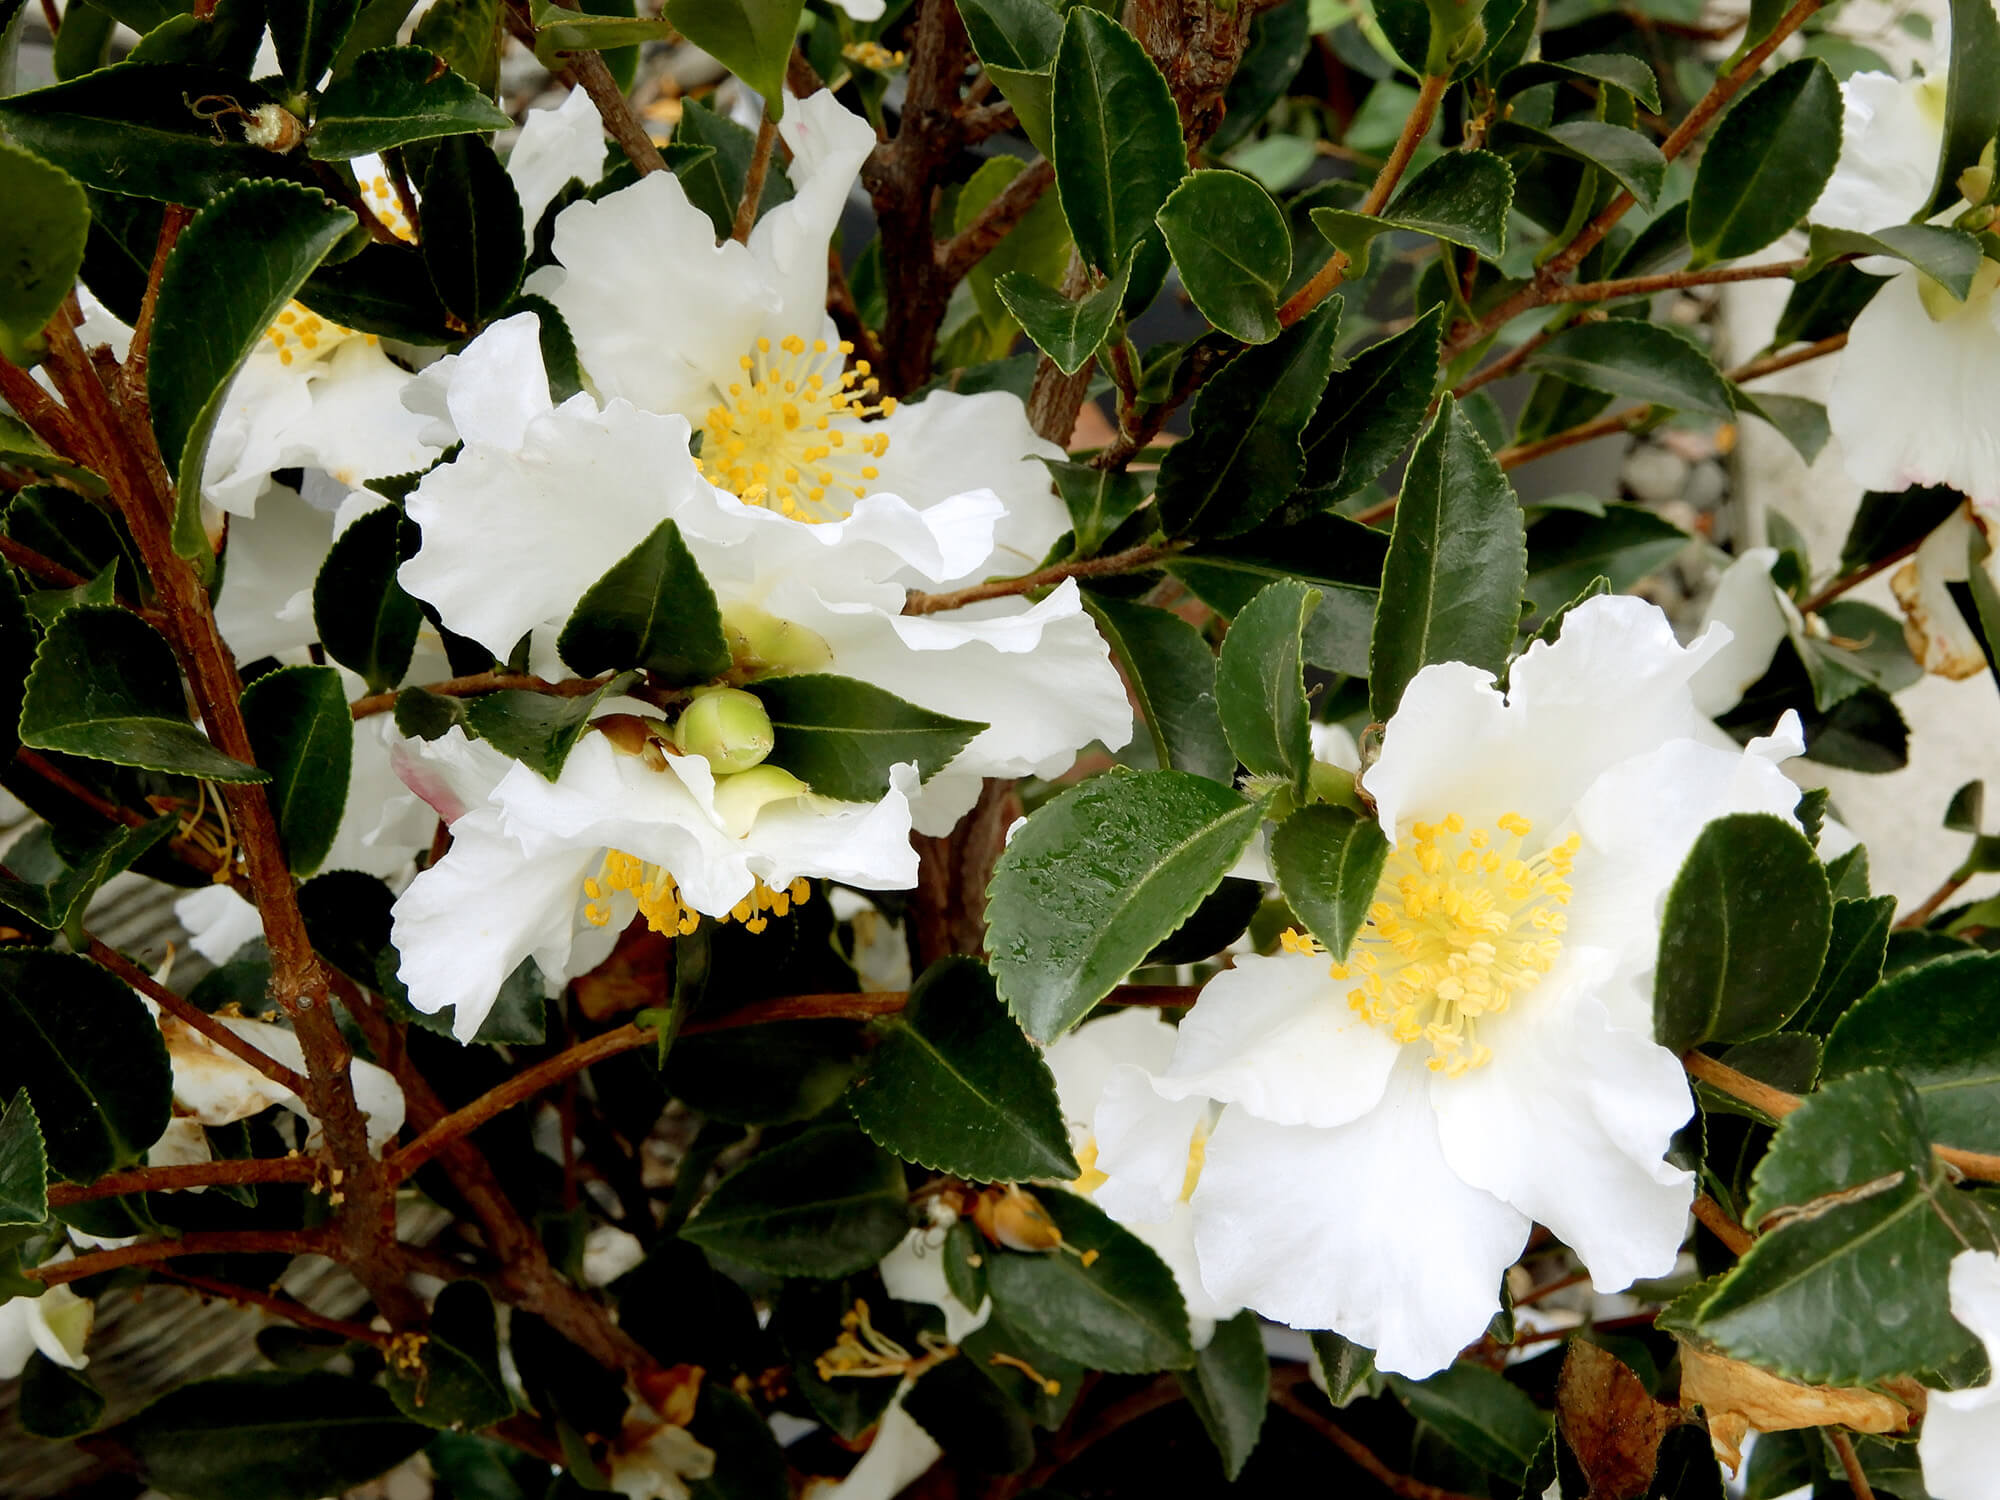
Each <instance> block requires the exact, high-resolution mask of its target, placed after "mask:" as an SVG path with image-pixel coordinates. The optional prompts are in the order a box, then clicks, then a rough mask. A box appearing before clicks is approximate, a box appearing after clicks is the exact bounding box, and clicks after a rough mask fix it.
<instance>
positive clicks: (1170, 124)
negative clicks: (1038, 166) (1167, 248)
mask: <svg viewBox="0 0 2000 1500" xmlns="http://www.w3.org/2000/svg"><path fill="white" fill-rule="evenodd" d="M1051 134H1052V138H1053V140H1052V143H1053V145H1054V147H1055V153H1054V157H1053V160H1054V161H1055V164H1056V191H1057V193H1059V194H1060V195H1061V198H1062V209H1063V217H1064V218H1066V219H1068V220H1069V230H1070V237H1071V238H1072V239H1073V240H1075V241H1076V248H1077V250H1078V252H1079V253H1080V254H1081V255H1082V256H1083V258H1084V260H1085V262H1086V263H1087V264H1089V265H1092V266H1095V267H1096V268H1097V269H1098V270H1100V271H1106V272H1109V271H1112V270H1114V269H1116V268H1117V267H1119V266H1121V265H1123V264H1124V262H1125V260H1126V257H1127V256H1128V255H1129V253H1130V252H1131V250H1132V247H1133V246H1135V245H1136V244H1138V242H1139V240H1140V238H1141V236H1143V235H1144V234H1145V233H1146V231H1147V230H1148V229H1149V228H1150V227H1151V226H1152V223H1153V216H1154V215H1155V214H1157V213H1158V212H1159V211H1160V206H1161V205H1162V204H1163V203H1165V202H1166V201H1167V195H1168V194H1169V193H1171V192H1172V191H1173V190H1174V186H1175V185H1176V184H1177V183H1178V182H1179V181H1180V180H1181V178H1182V177H1183V176H1185V175H1186V173H1187V154H1186V150H1185V148H1183V146H1182V145H1181V120H1180V112H1179V111H1178V110H1177V109H1176V108H1175V107H1174V98H1173V95H1172V94H1171V93H1170V92H1169V91H1168V89H1167V81H1166V79H1165V78H1163V77H1161V76H1160V70H1159V69H1158V68H1157V67H1155V66H1154V65H1153V60H1152V58H1150V57H1148V56H1147V55H1146V49H1145V48H1144V47H1142V46H1140V45H1139V40H1138V38H1137V37H1135V36H1133V35H1132V33H1131V32H1129V31H1127V30H1126V29H1125V28H1124V27H1122V26H1120V25H1119V24H1118V23H1117V22H1116V21H1114V20H1113V19H1111V17H1109V16H1107V15H1106V14H1104V12H1102V11H1099V10H1093V9H1091V8H1090V7H1089V6H1079V7H1077V8H1076V9H1074V10H1072V11H1070V13H1069V18H1068V20H1067V21H1066V22H1065V23H1064V25H1063V37H1062V44H1061V46H1060V47H1058V48H1057V50H1056V63H1055V77H1054V82H1053V85H1052V93H1051Z"/></svg>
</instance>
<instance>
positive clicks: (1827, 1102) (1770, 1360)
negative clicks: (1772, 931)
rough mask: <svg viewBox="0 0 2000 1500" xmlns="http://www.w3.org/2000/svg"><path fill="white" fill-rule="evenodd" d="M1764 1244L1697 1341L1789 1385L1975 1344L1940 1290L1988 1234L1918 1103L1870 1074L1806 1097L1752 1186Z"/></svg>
mask: <svg viewBox="0 0 2000 1500" xmlns="http://www.w3.org/2000/svg"><path fill="white" fill-rule="evenodd" d="M1747 1218H1748V1223H1749V1225H1750V1227H1752V1228H1754V1229H1757V1230H1759V1231H1761V1232H1760V1233H1759V1235H1758V1237H1757V1241H1756V1243H1755V1244H1753V1245H1752V1246H1751V1247H1750V1249H1749V1250H1748V1252H1746V1253H1745V1255H1744V1256H1743V1258H1742V1259H1741V1260H1739V1261H1738V1262H1737V1264H1736V1269H1735V1270H1733V1271H1731V1272H1730V1273H1729V1274H1728V1275H1727V1276H1726V1277H1725V1278H1724V1279H1723V1281H1722V1282H1721V1284H1720V1285H1719V1286H1718V1287H1717V1288H1716V1289H1715V1291H1714V1293H1713V1294H1712V1295H1711V1296H1710V1297H1709V1298H1708V1300H1707V1301H1706V1302H1705V1303H1704V1304H1703V1305H1702V1307H1701V1309H1700V1311H1699V1313H1698V1315H1697V1320H1696V1331H1697V1333H1698V1334H1699V1335H1700V1336H1701V1337H1703V1338H1705V1339H1708V1340H1710V1341H1711V1342H1713V1343H1715V1344H1717V1345H1719V1346H1720V1347H1721V1348H1722V1350H1723V1351H1724V1352H1725V1353H1727V1354H1730V1355H1732V1356H1734V1357H1735V1358H1737V1359H1743V1360H1749V1361H1751V1362H1752V1363H1755V1364H1759V1365H1762V1366H1764V1367H1765V1368H1766V1369H1769V1370H1771V1371H1773V1372H1775V1373H1777V1374H1779V1375H1782V1376H1784V1377H1785V1378H1786V1379H1788V1380H1799V1381H1804V1382H1807V1383H1809V1384H1814V1385H1861V1384H1864V1383H1867V1382H1870V1381H1876V1380H1884V1379H1888V1378H1890V1377H1892V1376H1897V1375H1909V1374H1915V1373H1917V1372H1919V1371H1926V1370H1935V1369H1938V1368H1940V1367H1941V1366H1943V1365H1945V1364H1947V1363H1949V1362H1950V1361H1951V1360H1952V1359H1953V1358H1955V1357H1956V1356H1958V1355H1960V1354H1961V1353H1963V1352H1965V1351H1966V1350H1968V1349H1970V1348H1972V1347H1973V1346H1974V1345H1973V1338H1972V1335H1971V1334H1969V1333H1967V1332H1966V1331H1965V1329H1964V1328H1963V1327H1961V1326H1960V1325H1959V1324H1958V1323H1957V1322H1956V1321H1955V1320H1954V1319H1953V1318H1952V1316H1951V1310H1950V1306H1949V1302H1948V1299H1947V1297H1946V1293H1945V1282H1946V1272H1947V1270H1948V1268H1949V1266H1950V1263H1951V1259H1952V1257H1953V1256H1954V1255H1956V1254H1957V1253H1958V1252H1959V1251H1961V1250H1964V1249H1968V1248H1970V1249H1993V1248H1995V1247H1996V1239H1995V1235H1994V1231H1993V1226H1992V1225H1991V1224H1990V1223H1989V1222H1988V1221H1987V1219H1986V1216H1985V1215H1984V1213H1982V1212H1981V1210H1980V1208H1979V1207H1978V1205H1977V1204H1976V1203H1975V1202H1974V1200H1972V1199H1970V1198H1968V1197H1966V1196H1964V1195H1963V1194H1960V1193H1958V1192H1955V1191H1954V1190H1953V1189H1952V1188H1951V1186H1950V1185H1949V1183H1948V1182H1947V1181H1946V1179H1945V1173H1944V1167H1943V1164H1942V1163H1941V1162H1939V1161H1938V1159H1937V1158H1936V1157H1935V1156H1934V1155H1933V1154H1932V1152H1931V1148H1930V1141H1929V1139H1928V1131H1927V1130H1926V1128H1925V1125H1924V1117H1923V1107H1922V1105H1921V1104H1919V1103H1918V1100H1917V1096H1916V1094H1915V1092H1914V1091H1913V1090H1912V1089H1911V1088H1910V1086H1909V1085H1908V1084H1907V1083H1905V1082H1903V1081H1902V1080H1901V1079H1900V1078H1898V1077H1896V1075H1895V1074H1893V1073H1887V1072H1883V1071H1881V1070H1880V1069H1868V1070H1866V1071H1864V1072H1860V1073H1854V1074H1850V1075H1849V1076H1847V1077H1845V1078H1840V1079H1836V1080H1835V1081H1833V1082H1832V1083H1829V1084H1827V1085H1826V1086H1824V1087H1823V1088H1821V1089H1820V1090H1819V1091H1818V1092H1816V1093H1814V1094H1812V1095H1810V1096H1808V1097H1807V1099H1806V1100H1805V1102H1804V1103H1803V1104H1801V1105H1800V1106H1799V1108H1798V1109H1797V1110H1795V1111H1794V1112H1793V1113H1791V1114H1789V1115H1787V1116H1786V1117H1785V1119H1784V1120H1783V1121H1782V1122H1781V1123H1780V1124H1779V1126H1778V1134H1777V1137H1776V1139H1775V1140H1773V1141H1772V1143H1771V1149H1770V1150H1769V1151H1768V1152H1767V1153H1766V1154H1765V1156H1764V1159H1763V1160H1762V1161H1761V1162H1759V1163H1758V1164H1757V1170H1756V1174H1755V1176H1754V1178H1753V1179H1752V1190H1751V1195H1750V1204H1749V1213H1748V1216H1747Z"/></svg>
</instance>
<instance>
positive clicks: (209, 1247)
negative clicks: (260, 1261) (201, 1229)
mask: <svg viewBox="0 0 2000 1500" xmlns="http://www.w3.org/2000/svg"><path fill="white" fill-rule="evenodd" d="M336 1247H337V1240H336V1236H335V1235H334V1234H333V1233H332V1232H331V1231H330V1230H328V1229H324V1228H322V1229H241V1230H223V1231H215V1232H210V1233H203V1234H184V1235H182V1236H181V1237H180V1238H178V1239H170V1240H145V1241H142V1242H141V1243H139V1244H137V1245H121V1246H119V1247H118V1248H117V1249H115V1250H93V1251H91V1252H90V1253H89V1254H87V1255H79V1256H77V1257H75V1258H74V1259H72V1260H59V1261H45V1262H43V1263H42V1264H41V1265H39V1266H30V1267H28V1268H26V1269H24V1270H23V1271H22V1272H21V1274H22V1275H23V1276H28V1277H32V1278H33V1279H34V1280H36V1281H39V1282H40V1283H41V1284H42V1285H43V1286H62V1285H63V1284H64V1283H66V1282H71V1281H82V1280H83V1279H84V1278H85V1277H87V1276H102V1275H103V1274H104V1273H105V1272H106V1271H117V1270H120V1269H122V1268H124V1267H126V1266H149V1265H152V1264H154V1263H155V1262H158V1261H163V1260H175V1259H178V1258H179V1257H180V1256H183V1255H331V1254H333V1253H334V1251H335V1249H336Z"/></svg>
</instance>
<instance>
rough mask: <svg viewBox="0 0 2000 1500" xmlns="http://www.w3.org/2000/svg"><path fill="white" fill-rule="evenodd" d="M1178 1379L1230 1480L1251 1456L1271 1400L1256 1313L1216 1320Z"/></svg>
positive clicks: (1268, 1368) (1268, 1370)
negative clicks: (1206, 1340) (1192, 1364)
mask: <svg viewBox="0 0 2000 1500" xmlns="http://www.w3.org/2000/svg"><path fill="white" fill-rule="evenodd" d="M1179 1379H1180V1383H1181V1390H1182V1392H1183V1393H1184V1394H1185V1395H1186V1396H1187V1399H1188V1405H1189V1406H1192V1407H1193V1408H1194V1412H1195V1415H1196V1416H1198V1417H1200V1418H1201V1425H1202V1426H1203V1427H1205V1428H1207V1429H1208V1436H1209V1440H1210V1441H1211V1442H1213V1443H1214V1444H1215V1452H1216V1455H1217V1457H1219V1458H1220V1459H1221V1460H1222V1472H1223V1474H1224V1476H1225V1477H1227V1478H1229V1479H1231V1480H1234V1479H1235V1478H1236V1476H1237V1475H1239V1474H1241V1473H1242V1472H1243V1466H1244V1465H1245V1464H1246V1463H1248V1462H1249V1461H1250V1453H1251V1450H1253V1449H1254V1448H1255V1447H1256V1446H1257V1438H1258V1436H1259V1435H1260V1434H1261V1433H1262V1432H1263V1430H1264V1413H1265V1411H1266V1410H1267V1409H1268V1408H1269V1406H1270V1404H1271V1361H1270V1359H1269V1357H1268V1356H1266V1355H1265V1353H1264V1335H1263V1331H1262V1328H1261V1326H1260V1325H1259V1323H1258V1321H1257V1315H1256V1314H1255V1313H1253V1312H1240V1313H1238V1314H1237V1315H1236V1316H1235V1317H1233V1318H1231V1319H1230V1320H1229V1321H1228V1322H1226V1323H1218V1324H1216V1326H1215V1336H1214V1337H1213V1338H1211V1339H1210V1340H1209V1341H1208V1343H1207V1345H1206V1346H1205V1347H1204V1348H1203V1349H1202V1350H1201V1351H1200V1352H1199V1353H1198V1354H1196V1355H1195V1357H1194V1367H1193V1368H1192V1369H1188V1370H1183V1371H1182V1372H1181V1374H1180V1377H1179Z"/></svg>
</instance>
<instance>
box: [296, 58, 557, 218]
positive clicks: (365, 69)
mask: <svg viewBox="0 0 2000 1500" xmlns="http://www.w3.org/2000/svg"><path fill="white" fill-rule="evenodd" d="M513 123H514V122H513V121H512V120H511V119H509V118H508V117H507V114H506V112H505V111H504V110H502V109H500V108H499V107H498V106H497V105H495V104H494V103H493V101H492V100H491V99H488V98H487V97H486V96H485V95H484V94H483V93H481V92H480V91H479V89H478V88H477V86H475V85H474V84H471V83H468V82H467V81H466V80H465V79H464V78H462V77H460V76H459V75H458V74H457V73H454V72H452V71H451V70H450V69H449V68H447V67H444V66H442V65H441V63H440V60H439V58H438V56H437V54H436V53H434V52H432V51H431V50H430V49H429V48H428V47H384V48H382V49H381V50H380V51H378V52H364V53H362V54H361V56H359V57H357V58H356V59H355V60H354V66H353V68H352V69H350V70H349V71H348V72H347V73H346V74H345V75H344V76H342V77H340V78H338V79H336V80H335V81H334V83H333V86H332V87H331V88H329V89H328V90H327V91H326V92H325V93H324V94H323V95H321V96H320V101H319V112H318V113H317V115H315V116H314V119H313V128H312V136H311V139H310V141H309V142H308V149H309V150H310V151H311V153H312V155H313V156H314V157H316V158H317V159H319V160H321V161H347V160H349V159H350V158H352V157H356V156H366V155H369V154H370V153H372V152H378V151H386V150H388V149H389V148H390V147H391V146H406V145H408V144H409V143H410V142H411V141H427V140H432V139H435V138H436V137H438V136H448V135H465V134H484V133H486V132H487V131H492V130H507V129H509V128H511V127H512V125H513ZM424 222H425V226H426V228H428V227H429V223H430V215H429V213H428V212H426V213H425V215H424ZM518 224H519V220H518V217H517V219H516V227H518Z"/></svg>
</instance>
